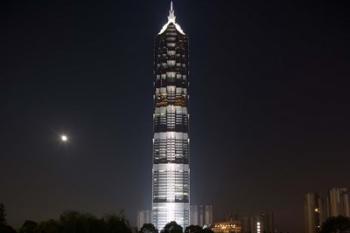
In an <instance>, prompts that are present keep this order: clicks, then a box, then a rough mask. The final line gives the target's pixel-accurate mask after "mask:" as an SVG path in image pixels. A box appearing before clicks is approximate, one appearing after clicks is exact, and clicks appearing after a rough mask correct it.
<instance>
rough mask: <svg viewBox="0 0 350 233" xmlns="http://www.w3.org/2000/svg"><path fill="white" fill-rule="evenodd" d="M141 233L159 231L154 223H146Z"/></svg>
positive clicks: (156, 232)
mask: <svg viewBox="0 0 350 233" xmlns="http://www.w3.org/2000/svg"><path fill="white" fill-rule="evenodd" d="M140 233H158V230H157V228H156V227H155V226H154V225H153V224H152V223H145V224H143V226H142V227H141V229H140Z"/></svg>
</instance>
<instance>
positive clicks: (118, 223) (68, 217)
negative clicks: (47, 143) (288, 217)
mask: <svg viewBox="0 0 350 233" xmlns="http://www.w3.org/2000/svg"><path fill="white" fill-rule="evenodd" d="M158 232H160V233H183V232H184V233H214V232H213V231H212V230H211V229H210V228H202V227H200V226H194V225H191V226H188V227H186V228H185V229H183V228H182V227H181V226H180V225H178V224H177V223H176V222H170V223H168V224H166V225H165V226H164V228H163V229H161V230H160V231H159V230H158V229H156V228H155V226H154V225H153V224H150V223H149V224H144V225H143V227H142V228H141V229H140V230H139V232H138V231H137V229H136V228H132V227H131V226H130V224H129V221H128V220H127V219H126V218H125V217H124V215H123V213H120V214H119V215H107V216H105V217H102V218H97V217H95V216H93V215H91V214H82V213H79V212H76V211H67V212H64V213H63V214H61V215H60V216H59V218H58V219H57V220H55V219H50V220H47V221H41V222H35V221H31V220H26V221H25V222H24V223H23V225H22V226H21V227H20V228H19V229H14V228H13V227H11V226H10V225H8V224H7V221H6V212H5V207H4V205H3V204H1V203H0V233H158ZM319 233H350V218H348V217H343V216H338V217H331V218H329V219H327V220H326V221H325V222H324V223H323V224H322V227H321V230H320V232H319Z"/></svg>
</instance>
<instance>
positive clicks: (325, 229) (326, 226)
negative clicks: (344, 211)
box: [320, 216, 350, 233]
mask: <svg viewBox="0 0 350 233" xmlns="http://www.w3.org/2000/svg"><path fill="white" fill-rule="evenodd" d="M320 233H350V218H347V217H344V216H338V217H331V218H328V219H327V220H326V221H325V222H324V223H323V224H322V227H321V232H320Z"/></svg>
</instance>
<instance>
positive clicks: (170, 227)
mask: <svg viewBox="0 0 350 233" xmlns="http://www.w3.org/2000/svg"><path fill="white" fill-rule="evenodd" d="M161 232H162V233H182V227H181V226H180V225H178V224H177V223H176V222H175V221H172V222H169V223H168V224H166V225H165V227H164V228H163V230H162V231H161Z"/></svg>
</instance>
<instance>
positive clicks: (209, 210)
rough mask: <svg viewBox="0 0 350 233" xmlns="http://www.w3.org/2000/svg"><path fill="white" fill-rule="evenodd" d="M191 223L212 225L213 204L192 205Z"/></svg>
mask: <svg viewBox="0 0 350 233" xmlns="http://www.w3.org/2000/svg"><path fill="white" fill-rule="evenodd" d="M190 213H191V214H190V215H191V220H190V224H191V225H199V226H210V225H211V224H212V223H213V206H212V205H191V207H190Z"/></svg>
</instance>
